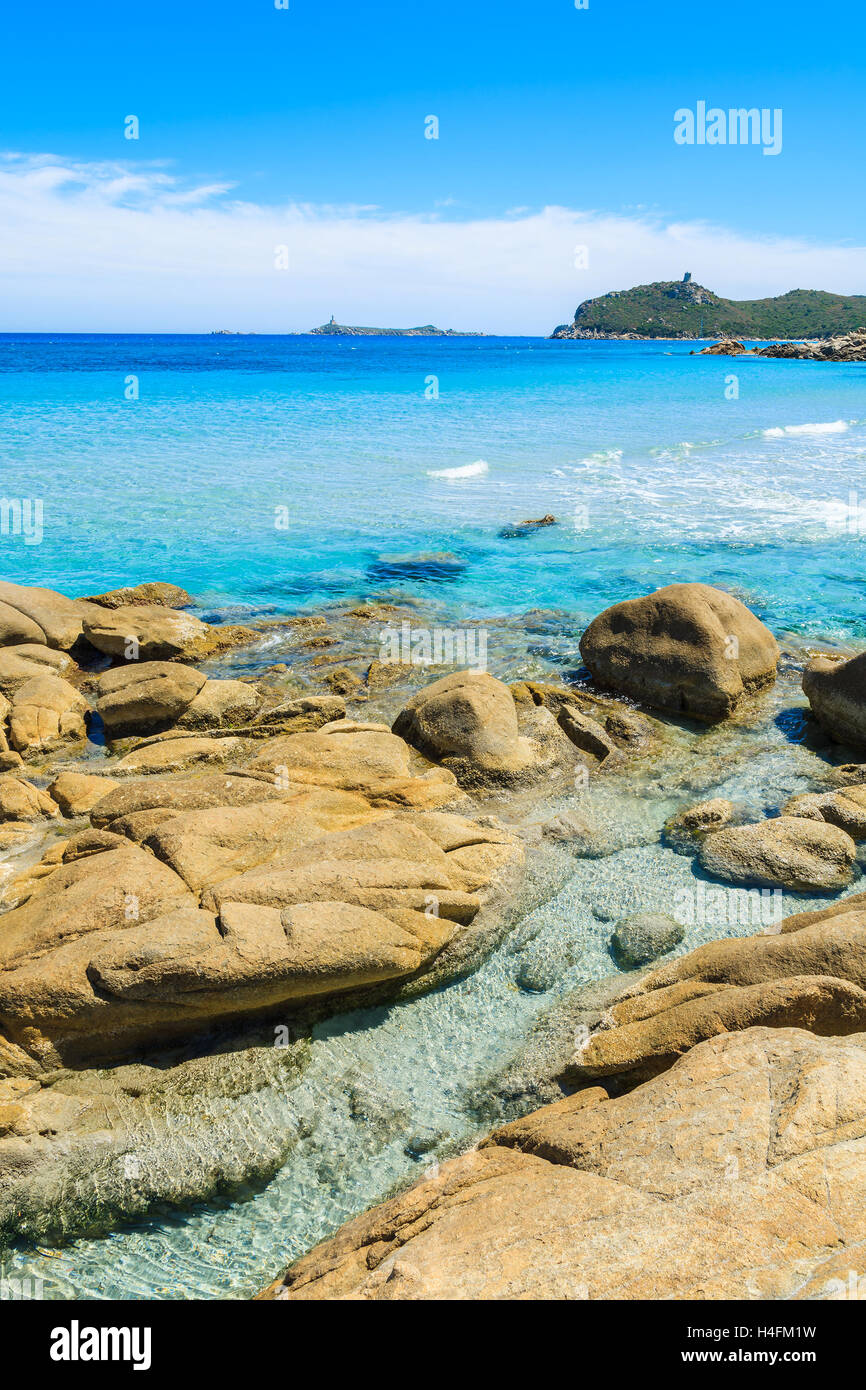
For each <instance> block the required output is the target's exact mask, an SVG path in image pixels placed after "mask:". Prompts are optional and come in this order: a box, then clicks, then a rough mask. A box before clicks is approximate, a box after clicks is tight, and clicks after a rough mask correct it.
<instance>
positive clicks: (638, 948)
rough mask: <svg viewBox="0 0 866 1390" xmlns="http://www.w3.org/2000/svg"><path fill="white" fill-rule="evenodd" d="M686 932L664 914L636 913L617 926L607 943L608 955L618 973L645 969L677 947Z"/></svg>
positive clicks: (680, 925)
mask: <svg viewBox="0 0 866 1390" xmlns="http://www.w3.org/2000/svg"><path fill="white" fill-rule="evenodd" d="M685 934H686V929H685V927H684V926H683V925H682V923H680V922H678V921H677V920H676V918H675V917H668V916H667V915H666V914H665V913H663V912H636V913H634V914H633V915H632V916H631V917H625V918H623V920H622V921H621V922H617V924H616V926H615V928H614V930H613V935H612V936H611V939H610V944H611V951H612V954H613V957H614V960H615V961H616V963H617V965H618V966H619V967H620V969H621V970H634V969H635V968H636V967H637V966H639V965H648V964H649V963H650V961H654V960H658V958H659V956H663V955H665V954H666V952H668V951H672V950H673V948H674V947H675V946H678V945H679V943H680V942H681V941H682V939H683V937H684V936H685Z"/></svg>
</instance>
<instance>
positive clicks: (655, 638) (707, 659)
mask: <svg viewBox="0 0 866 1390" xmlns="http://www.w3.org/2000/svg"><path fill="white" fill-rule="evenodd" d="M580 654H581V656H582V657H583V660H584V662H585V663H586V665H587V666H588V667H589V670H590V671H591V673H592V676H593V679H594V680H595V681H596V682H597V683H599V684H600V685H603V686H607V687H609V688H610V689H612V690H616V691H620V692H622V693H624V694H626V695H630V696H631V697H632V698H633V699H636V700H641V701H643V702H644V703H646V704H648V705H653V706H656V707H657V708H659V709H664V710H669V711H671V712H673V713H675V714H685V715H690V716H691V717H693V718H697V719H703V720H709V721H715V720H720V719H725V718H727V717H728V716H729V715H730V714H731V713H732V712H733V710H734V709H735V708H736V706H737V704H738V703H739V701H740V700H741V699H742V697H743V695H744V694H747V693H749V692H751V691H755V690H760V689H761V688H762V687H764V686H766V685H769V684H770V683H771V682H772V681H773V680H774V678H775V674H776V663H777V661H778V658H779V648H778V646H777V645H776V640H775V638H774V637H773V635H772V633H771V632H769V631H768V629H767V628H766V627H764V624H763V623H761V622H759V620H758V619H757V618H756V617H755V616H754V614H753V613H751V612H750V611H749V609H748V608H746V606H745V605H744V604H742V603H740V602H739V600H738V599H735V598H733V597H732V596H731V595H730V594H726V593H723V592H722V590H720V589H713V588H710V587H709V586H708V585H706V584H669V585H668V586H667V587H666V588H663V589H658V590H657V591H656V592H655V593H654V594H649V595H647V596H646V597H645V598H636V599H627V600H626V601H625V602H624V603H617V604H615V605H614V606H613V607H612V608H608V609H606V610H605V611H604V612H603V613H600V614H599V616H598V617H597V618H595V619H594V620H593V622H592V623H590V625H589V627H588V628H587V630H586V632H585V633H584V634H583V637H582V638H581V640H580Z"/></svg>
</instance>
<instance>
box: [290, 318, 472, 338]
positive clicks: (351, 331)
mask: <svg viewBox="0 0 866 1390" xmlns="http://www.w3.org/2000/svg"><path fill="white" fill-rule="evenodd" d="M310 332H311V333H317V334H320V335H327V336H331V337H348V338H483V337H484V336H485V335H484V334H483V333H461V332H459V331H458V330H457V329H456V328H434V326H433V324H432V323H425V324H424V325H423V326H422V327H420V328H356V327H354V328H353V327H350V326H349V325H347V324H345V323H336V322H335V321H334V319H333V317H332V318H331V321H330V323H323V324H322V325H321V327H319V328H311V329H310Z"/></svg>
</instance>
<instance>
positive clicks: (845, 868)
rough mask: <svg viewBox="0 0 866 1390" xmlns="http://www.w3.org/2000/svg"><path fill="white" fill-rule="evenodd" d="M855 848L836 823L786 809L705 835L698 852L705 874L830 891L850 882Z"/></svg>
mask: <svg viewBox="0 0 866 1390" xmlns="http://www.w3.org/2000/svg"><path fill="white" fill-rule="evenodd" d="M856 854H857V846H856V845H855V843H854V841H853V840H852V838H851V836H850V835H847V834H846V833H845V831H844V830H840V829H839V827H838V826H836V825H829V824H827V823H826V822H825V821H815V820H812V819H810V818H807V817H803V816H790V815H786V816H777V817H775V818H774V819H772V820H764V821H758V822H757V823H756V824H754V825H738V826H732V827H730V828H728V829H724V830H717V831H715V832H713V833H712V834H709V835H706V836H704V837H703V839H702V840H701V844H700V849H699V853H698V857H699V859H700V862H701V867H702V868H703V869H705V870H706V872H707V873H708V874H712V875H713V876H714V877H716V878H721V879H724V880H725V881H726V882H728V883H741V884H744V885H746V886H747V887H758V888H761V887H768V888H778V887H781V888H789V889H793V890H794V891H796V892H802V893H828V892H833V890H834V889H837V888H844V887H845V886H846V885H847V884H849V883H850V882H851V879H852V877H853V865H854V859H855V857H856Z"/></svg>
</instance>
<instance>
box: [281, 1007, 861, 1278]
mask: <svg viewBox="0 0 866 1390" xmlns="http://www.w3.org/2000/svg"><path fill="white" fill-rule="evenodd" d="M864 1097H866V1037H863V1036H862V1035H861V1036H859V1037H849V1038H845V1039H839V1038H832V1039H827V1038H815V1037H813V1036H812V1035H811V1034H809V1033H804V1032H801V1031H799V1030H797V1029H793V1028H786V1029H782V1030H773V1029H767V1028H751V1029H749V1030H748V1031H747V1032H745V1033H742V1034H736V1035H728V1036H724V1037H720V1038H713V1039H711V1040H709V1041H706V1042H704V1043H702V1044H700V1045H699V1046H697V1047H695V1048H694V1049H693V1051H691V1052H690V1053H689V1054H688V1056H686V1057H684V1058H682V1059H681V1060H680V1061H679V1062H677V1064H676V1065H675V1066H674V1067H672V1068H671V1070H670V1071H668V1072H667V1073H666V1074H665V1075H663V1076H660V1077H657V1078H656V1079H654V1080H651V1081H649V1082H648V1083H646V1084H645V1085H642V1086H639V1087H638V1088H637V1089H636V1090H634V1091H632V1092H630V1093H629V1094H628V1095H624V1096H619V1097H615V1098H612V1099H608V1098H607V1096H606V1094H605V1092H604V1091H603V1090H602V1089H601V1088H598V1087H596V1088H593V1089H592V1090H590V1091H584V1092H580V1093H578V1094H577V1095H574V1096H571V1097H569V1098H567V1099H564V1100H562V1101H559V1102H558V1103H556V1104H554V1105H550V1106H547V1107H546V1108H545V1109H542V1110H539V1111H536V1112H535V1113H534V1114H533V1115H530V1116H528V1117H527V1118H526V1119H524V1120H518V1121H517V1122H516V1123H514V1124H512V1125H509V1126H507V1127H506V1128H505V1129H503V1130H500V1131H498V1132H496V1133H494V1134H493V1135H492V1136H491V1137H490V1139H488V1140H487V1141H486V1142H485V1144H484V1145H483V1146H482V1147H481V1149H479V1150H473V1151H471V1152H470V1153H468V1154H464V1155H463V1156H462V1157H461V1158H457V1159H454V1160H452V1161H451V1162H448V1163H445V1164H443V1165H442V1166H441V1167H440V1168H439V1169H438V1171H437V1172H436V1174H435V1176H431V1177H427V1178H425V1179H423V1180H422V1181H421V1182H420V1183H416V1185H415V1186H414V1187H412V1188H410V1189H409V1191H408V1192H404V1193H402V1194H401V1195H399V1196H397V1197H395V1198H393V1199H392V1200H391V1201H389V1202H386V1203H384V1204H383V1205H382V1206H379V1207H375V1208H373V1210H372V1211H369V1212H367V1213H365V1214H364V1215H363V1216H360V1217H357V1218H356V1219H355V1220H354V1221H351V1222H349V1223H348V1225H346V1226H344V1227H343V1228H342V1229H341V1230H340V1231H338V1232H337V1234H336V1235H335V1236H333V1237H332V1238H331V1239H330V1240H327V1241H324V1242H323V1243H322V1244H321V1245H318V1246H316V1247H315V1249H313V1250H312V1251H310V1253H309V1254H308V1255H305V1256H304V1257H303V1258H302V1259H300V1260H298V1261H297V1262H296V1263H295V1264H294V1265H292V1266H291V1267H290V1269H289V1270H288V1271H287V1273H286V1274H285V1275H284V1277H283V1278H282V1279H280V1280H277V1281H276V1283H274V1284H273V1285H271V1287H270V1288H269V1289H268V1290H266V1292H265V1293H264V1294H263V1295H262V1297H264V1298H266V1299H289V1300H294V1299H323V1298H327V1299H330V1298H354V1299H359V1298H360V1299H382V1300H400V1299H443V1300H444V1299H449V1300H450V1299H455V1298H456V1299H575V1298H577V1299H592V1300H595V1299H665V1298H674V1299H720V1298H735V1299H745V1298H798V1297H810V1296H818V1297H820V1296H822V1294H823V1296H827V1293H826V1290H827V1289H828V1287H832V1285H831V1284H830V1281H829V1280H828V1277H827V1276H828V1272H830V1271H832V1274H835V1273H836V1266H835V1265H834V1264H833V1263H832V1262H833V1261H835V1260H836V1259H837V1257H838V1255H839V1253H840V1247H841V1250H842V1251H844V1264H845V1267H846V1269H854V1270H857V1271H862V1270H864V1269H866V1256H864V1249H866V1246H864V1234H866V1226H864V1211H866V1099H864ZM832 1274H831V1278H832Z"/></svg>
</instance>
